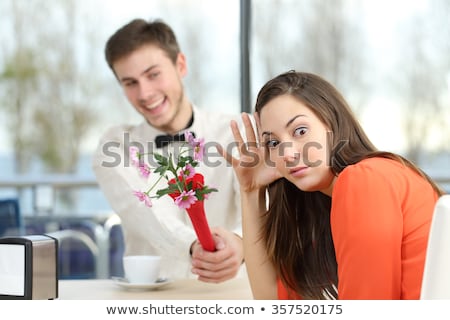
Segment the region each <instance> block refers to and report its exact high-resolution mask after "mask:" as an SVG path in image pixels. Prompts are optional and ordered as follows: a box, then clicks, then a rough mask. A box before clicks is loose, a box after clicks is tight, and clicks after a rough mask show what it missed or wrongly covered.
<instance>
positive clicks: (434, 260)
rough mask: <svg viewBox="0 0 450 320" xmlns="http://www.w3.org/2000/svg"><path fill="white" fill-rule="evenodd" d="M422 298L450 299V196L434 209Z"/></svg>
mask: <svg viewBox="0 0 450 320" xmlns="http://www.w3.org/2000/svg"><path fill="white" fill-rule="evenodd" d="M420 298H421V299H450V195H443V196H441V197H440V198H439V200H438V201H437V203H436V206H435V209H434V213H433V219H432V222H431V229H430V236H429V239H428V247H427V255H426V258H425V269H424V274H423V281H422V290H421V296H420Z"/></svg>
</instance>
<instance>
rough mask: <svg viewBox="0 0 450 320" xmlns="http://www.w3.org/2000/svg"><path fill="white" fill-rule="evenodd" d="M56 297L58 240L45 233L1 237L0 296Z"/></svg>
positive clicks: (39, 298) (4, 297) (22, 297)
mask: <svg viewBox="0 0 450 320" xmlns="http://www.w3.org/2000/svg"><path fill="white" fill-rule="evenodd" d="M56 298H58V240H57V239H55V238H53V237H50V236H48V235H29V236H20V237H4V238H0V299H6V300H51V299H56Z"/></svg>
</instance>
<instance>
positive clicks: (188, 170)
mask: <svg viewBox="0 0 450 320" xmlns="http://www.w3.org/2000/svg"><path fill="white" fill-rule="evenodd" d="M194 175H195V169H194V167H193V166H192V165H191V164H190V163H188V164H187V165H186V166H185V167H184V168H183V169H182V170H181V176H183V178H184V179H185V180H187V179H190V178H192V177H193V176H194Z"/></svg>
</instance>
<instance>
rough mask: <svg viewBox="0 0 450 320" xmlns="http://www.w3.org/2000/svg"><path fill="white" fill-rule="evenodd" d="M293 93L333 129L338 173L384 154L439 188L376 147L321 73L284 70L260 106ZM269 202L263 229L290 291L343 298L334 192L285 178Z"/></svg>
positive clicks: (331, 162) (333, 157) (266, 87)
mask: <svg viewBox="0 0 450 320" xmlns="http://www.w3.org/2000/svg"><path fill="white" fill-rule="evenodd" d="M285 94H287V95H291V96H293V97H295V98H296V99H298V100H299V101H300V102H302V103H303V104H305V105H306V106H307V107H309V108H310V109H311V110H312V111H313V112H314V114H315V115H316V116H317V117H318V118H319V119H320V120H321V121H322V122H323V123H324V124H325V125H326V126H327V127H328V128H330V130H331V133H332V134H331V139H330V141H329V146H327V147H328V148H330V149H329V150H330V152H329V154H330V159H329V166H330V169H331V171H332V172H333V173H334V174H335V175H338V174H339V173H340V172H341V171H342V170H344V168H345V167H347V166H348V165H352V164H355V163H357V162H359V161H361V160H363V159H365V158H371V157H383V158H389V159H393V160H396V161H399V162H401V163H403V164H404V165H405V166H408V167H410V168H411V169H412V170H414V171H415V172H417V173H418V174H419V175H421V176H422V177H423V178H424V179H426V180H428V181H429V183H430V184H431V185H432V186H433V188H434V189H435V190H436V192H437V193H438V194H439V195H441V194H443V192H442V191H441V190H440V188H439V187H438V186H437V185H436V184H435V183H434V182H433V181H432V180H431V179H430V178H429V177H428V176H427V175H426V174H425V173H424V172H422V171H421V170H420V169H419V168H418V167H416V166H415V165H414V164H413V163H411V162H410V161H408V160H407V159H405V158H403V157H401V156H400V155H397V154H393V153H390V152H382V151H377V149H376V148H375V146H374V145H373V144H372V142H370V140H369V138H368V137H367V135H366V134H365V133H364V130H363V129H362V127H361V126H360V124H359V122H358V121H357V120H356V117H355V116H354V115H353V113H352V111H351V109H350V107H349V106H348V104H347V102H346V101H345V99H344V98H343V97H342V95H341V94H340V93H339V92H338V91H337V90H336V88H334V87H333V86H332V85H331V84H330V83H328V82H327V81H326V80H324V79H322V78H321V77H319V76H317V75H314V74H310V73H301V72H295V71H289V72H286V73H284V74H281V75H279V76H277V77H275V78H274V79H272V80H270V81H269V82H267V83H266V84H265V85H264V86H263V87H262V89H261V90H260V92H259V94H258V97H257V101H256V107H255V110H256V112H258V113H261V110H262V109H263V108H264V106H265V105H266V104H267V103H268V102H269V101H270V100H272V99H273V98H275V97H278V96H280V95H285ZM268 192H269V208H268V211H267V212H266V214H265V216H264V219H265V223H264V224H263V225H264V227H263V230H261V237H262V239H263V240H264V242H265V244H266V248H267V254H268V257H269V259H271V261H272V263H273V265H274V266H275V269H276V272H277V274H278V276H279V277H280V278H281V280H282V281H283V283H284V284H285V286H286V287H287V288H288V290H289V291H291V292H294V293H297V294H299V295H300V296H301V297H302V298H303V299H325V298H335V299H337V298H338V292H337V287H338V278H337V263H336V256H335V250H334V245H333V239H332V236H331V226H330V210H331V198H330V197H329V196H327V195H325V194H323V193H322V192H320V191H316V192H304V191H302V190H300V189H298V188H297V187H296V186H295V185H293V184H292V183H290V182H289V181H288V180H286V179H284V178H282V179H279V180H277V181H275V182H274V183H272V184H271V185H270V186H269V187H268Z"/></svg>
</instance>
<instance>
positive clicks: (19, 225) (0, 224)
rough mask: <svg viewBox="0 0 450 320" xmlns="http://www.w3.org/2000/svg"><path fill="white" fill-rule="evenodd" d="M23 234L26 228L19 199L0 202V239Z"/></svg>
mask: <svg viewBox="0 0 450 320" xmlns="http://www.w3.org/2000/svg"><path fill="white" fill-rule="evenodd" d="M23 234H24V226H23V222H22V216H21V214H20V207H19V201H18V200H17V199H3V200H0V237H2V236H20V235H23Z"/></svg>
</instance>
